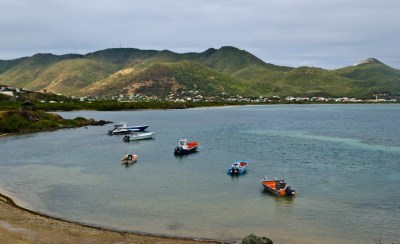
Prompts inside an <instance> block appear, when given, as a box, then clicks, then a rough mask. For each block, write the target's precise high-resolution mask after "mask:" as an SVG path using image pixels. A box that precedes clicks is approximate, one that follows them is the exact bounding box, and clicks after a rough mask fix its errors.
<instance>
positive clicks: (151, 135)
mask: <svg viewBox="0 0 400 244" xmlns="http://www.w3.org/2000/svg"><path fill="white" fill-rule="evenodd" d="M155 134H156V133H155V132H150V133H143V134H138V135H130V136H128V135H127V136H124V138H122V140H123V141H125V142H129V141H138V140H146V139H153V138H154V137H155Z"/></svg>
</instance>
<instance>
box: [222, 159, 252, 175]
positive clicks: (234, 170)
mask: <svg viewBox="0 0 400 244" xmlns="http://www.w3.org/2000/svg"><path fill="white" fill-rule="evenodd" d="M247 164H248V163H247V161H246V160H242V161H236V162H234V163H233V164H232V165H231V166H230V167H229V168H228V171H227V172H226V173H227V174H228V175H242V174H244V173H246V166H247Z"/></svg>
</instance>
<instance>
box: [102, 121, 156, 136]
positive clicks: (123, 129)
mask: <svg viewBox="0 0 400 244" xmlns="http://www.w3.org/2000/svg"><path fill="white" fill-rule="evenodd" d="M147 127H149V126H148V125H135V126H127V125H126V123H125V122H122V123H120V124H115V125H114V128H113V129H111V130H109V131H108V132H107V134H109V135H124V134H130V133H133V132H140V131H145V130H146V129H147Z"/></svg>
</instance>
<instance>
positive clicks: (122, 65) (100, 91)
mask: <svg viewBox="0 0 400 244" xmlns="http://www.w3.org/2000/svg"><path fill="white" fill-rule="evenodd" d="M0 83H1V84H7V85H10V86H13V87H23V88H26V89H30V90H44V89H45V90H46V91H48V92H53V93H56V94H63V95H68V96H72V95H74V96H85V95H91V96H97V95H106V96H110V95H117V94H136V93H140V94H145V95H148V96H152V95H154V96H167V95H168V94H171V93H176V92H179V91H188V90H197V91H199V92H200V94H203V95H208V96H213V95H218V94H221V93H223V92H224V93H227V94H231V95H236V94H239V95H244V96H260V95H261V96H271V95H280V96H288V95H292V96H336V97H338V96H350V97H359V98H367V97H371V96H372V94H374V93H385V94H390V95H393V96H399V95H400V70H397V69H394V68H391V67H389V66H387V65H385V64H383V63H381V62H380V61H378V60H376V59H367V60H365V61H363V62H361V63H360V64H358V65H355V66H350V67H344V68H341V69H336V70H325V69H321V68H315V67H298V68H293V67H286V66H277V65H273V64H269V63H265V62H264V61H262V60H260V59H259V58H257V57H255V56H254V55H252V54H250V53H248V52H246V51H244V50H240V49H237V48H235V47H221V48H220V49H214V48H210V49H208V50H206V51H204V52H201V53H183V54H178V53H174V52H171V51H168V50H163V51H156V50H140V49H135V48H113V49H106V50H101V51H97V52H93V53H88V54H86V55H75V54H74V55H72V54H71V55H61V56H58V55H53V54H36V55H34V56H32V57H25V58H20V59H15V60H0Z"/></svg>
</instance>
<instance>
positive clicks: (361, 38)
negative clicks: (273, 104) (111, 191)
mask: <svg viewBox="0 0 400 244" xmlns="http://www.w3.org/2000/svg"><path fill="white" fill-rule="evenodd" d="M398 13H400V1H398V0H381V1H372V0H365V1H360V0H347V1H345V0H336V1H317V0H308V1H306V0H280V1H271V0H249V1H238V0H218V1H215V0H214V1H211V0H202V1H195V0H169V1H165V0H152V1H144V0H143V1H138V0H133V1H129V0H115V1H112V2H111V1H107V0H99V1H95V0H86V1H80V0H79V1H78V0H70V1H61V0H36V1H29V0H19V1H14V0H0V59H10V58H17V57H20V56H27V55H32V54H34V53H37V52H53V53H56V54H62V53H69V52H81V53H87V52H91V51H95V50H98V49H104V48H109V47H118V46H123V47H136V48H143V49H157V50H161V49H170V50H172V51H176V52H187V51H204V50H205V49H207V48H209V47H215V48H218V47H220V46H224V45H232V46H236V47H238V48H240V49H245V50H248V51H250V52H252V53H253V54H254V55H256V56H258V57H259V58H261V59H263V60H265V61H266V62H271V63H276V64H280V65H288V66H301V65H311V66H320V67H324V68H338V67H342V66H346V65H351V64H352V63H354V62H357V61H358V60H359V59H364V58H368V57H375V58H378V59H380V60H381V61H383V62H385V63H387V64H388V65H391V66H393V67H397V68H399V67H400V57H399V54H400V53H399V51H398V48H397V46H398V43H399V41H400V31H399V27H398V23H400V15H399V14H398Z"/></svg>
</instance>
